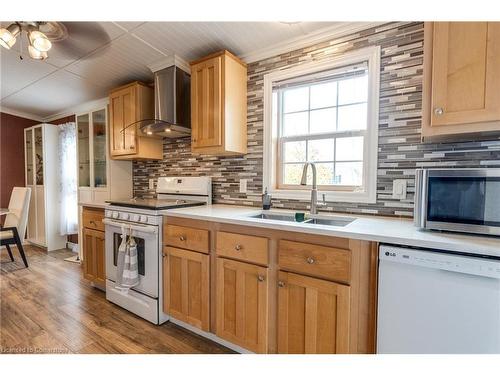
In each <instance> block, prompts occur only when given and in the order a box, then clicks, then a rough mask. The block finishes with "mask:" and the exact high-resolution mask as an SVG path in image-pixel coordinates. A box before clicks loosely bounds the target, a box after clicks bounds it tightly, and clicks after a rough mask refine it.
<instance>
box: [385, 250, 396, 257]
mask: <svg viewBox="0 0 500 375" xmlns="http://www.w3.org/2000/svg"><path fill="white" fill-rule="evenodd" d="M385 256H386V257H395V256H396V253H390V252H388V251H386V252H385Z"/></svg>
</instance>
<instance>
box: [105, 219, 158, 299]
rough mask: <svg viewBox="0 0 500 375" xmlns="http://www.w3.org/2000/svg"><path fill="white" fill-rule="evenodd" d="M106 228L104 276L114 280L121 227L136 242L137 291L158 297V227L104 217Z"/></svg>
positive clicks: (135, 288)
mask: <svg viewBox="0 0 500 375" xmlns="http://www.w3.org/2000/svg"><path fill="white" fill-rule="evenodd" d="M103 221H104V223H105V225H106V228H105V231H106V278H107V279H108V280H111V281H113V282H116V275H117V266H116V265H117V262H118V248H119V247H120V243H121V240H122V239H121V235H122V227H125V232H126V234H127V236H128V234H129V228H130V229H131V235H132V236H133V237H134V240H135V242H136V243H137V258H138V259H137V260H138V269H139V285H137V286H135V287H134V288H132V289H134V290H135V291H137V292H140V293H143V294H146V295H148V296H150V297H153V298H158V282H159V275H158V262H159V260H158V259H159V253H158V252H159V247H158V246H159V245H158V227H157V226H155V225H146V224H136V223H126V222H123V221H118V220H112V219H104V220H103Z"/></svg>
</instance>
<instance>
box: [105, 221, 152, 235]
mask: <svg viewBox="0 0 500 375" xmlns="http://www.w3.org/2000/svg"><path fill="white" fill-rule="evenodd" d="M102 222H103V223H104V224H106V225H112V226H114V227H119V228H125V229H132V230H135V231H138V232H143V233H158V228H157V227H156V226H153V225H142V224H131V223H127V222H123V221H117V220H112V219H102Z"/></svg>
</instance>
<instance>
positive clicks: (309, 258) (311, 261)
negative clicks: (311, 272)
mask: <svg viewBox="0 0 500 375" xmlns="http://www.w3.org/2000/svg"><path fill="white" fill-rule="evenodd" d="M306 262H307V263H309V264H313V263H314V258H311V257H307V259H306Z"/></svg>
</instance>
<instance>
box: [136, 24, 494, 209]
mask: <svg viewBox="0 0 500 375" xmlns="http://www.w3.org/2000/svg"><path fill="white" fill-rule="evenodd" d="M423 35H424V34H423V23H421V22H395V23H388V24H385V25H382V26H380V27H376V28H372V29H368V30H365V31H362V32H359V33H355V34H351V35H348V36H344V37H341V38H337V39H333V40H331V41H328V42H324V43H320V44H316V45H314V46H311V47H307V48H303V49H299V50H296V51H291V52H289V53H285V54H281V55H279V56H275V57H272V58H268V59H265V60H262V61H259V62H255V63H252V64H250V65H248V95H247V100H248V154H247V155H245V156H243V157H212V156H194V155H192V154H191V151H190V138H181V139H177V140H167V139H166V140H165V141H164V160H163V161H161V162H156V161H155V162H134V195H138V196H141V195H142V196H148V197H151V196H154V191H150V190H148V179H149V178H154V179H157V178H158V177H159V176H174V175H182V176H196V175H210V176H212V177H213V182H214V184H213V192H214V202H215V203H226V204H246V205H255V206H259V205H260V194H261V193H262V165H263V162H270V161H268V160H264V161H263V155H262V150H263V147H262V144H263V76H264V74H267V73H269V72H272V71H275V70H282V69H287V68H288V67H293V66H297V65H299V64H302V63H306V62H310V61H321V60H322V59H323V58H326V57H330V56H332V55H337V54H342V53H344V52H347V51H351V50H355V49H358V48H363V47H367V46H373V45H378V46H380V47H381V71H380V113H379V124H378V127H379V153H378V171H377V174H378V177H377V202H376V203H375V204H354V203H329V205H328V208H327V210H328V211H339V212H350V213H368V214H381V215H393V216H394V215H395V216H411V215H412V211H413V192H414V175H415V168H421V167H436V166H446V167H490V166H491V167H493V166H496V167H500V138H497V139H496V140H490V141H474V142H458V143H425V144H423V143H421V141H420V126H421V115H422V111H421V108H422V70H423V69H422V56H423ZM240 178H246V179H248V190H249V193H247V194H241V193H239V180H240ZM394 179H407V180H408V181H407V182H408V191H409V194H408V196H407V199H405V200H395V199H392V197H391V194H392V181H393V180H394ZM273 206H274V207H284V208H295V209H300V210H304V209H306V207H307V202H306V201H292V200H282V201H279V200H273Z"/></svg>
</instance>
